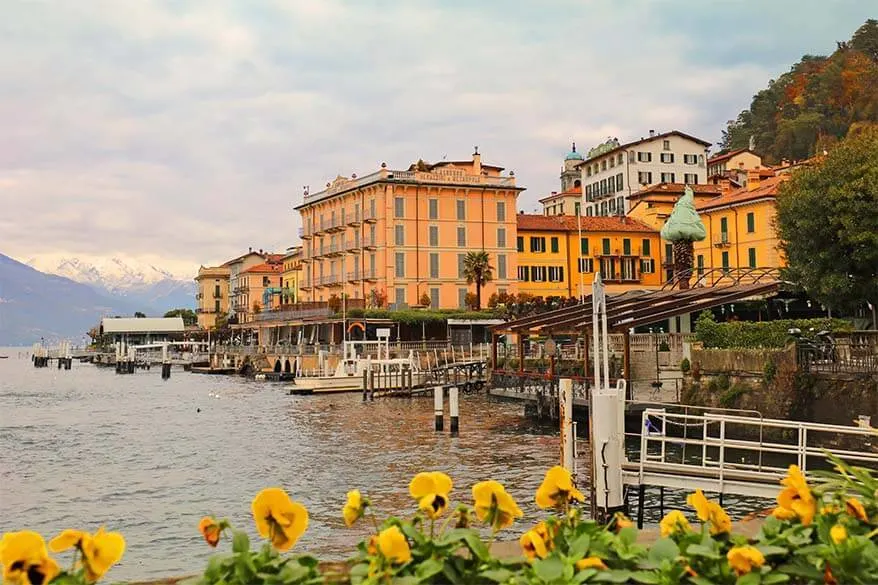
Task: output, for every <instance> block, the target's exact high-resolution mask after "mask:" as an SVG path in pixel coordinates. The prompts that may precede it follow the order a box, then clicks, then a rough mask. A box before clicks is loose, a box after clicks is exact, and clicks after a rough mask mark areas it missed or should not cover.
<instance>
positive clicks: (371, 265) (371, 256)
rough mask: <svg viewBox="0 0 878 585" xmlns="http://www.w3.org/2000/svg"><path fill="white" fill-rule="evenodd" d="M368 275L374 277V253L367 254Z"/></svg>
mask: <svg viewBox="0 0 878 585" xmlns="http://www.w3.org/2000/svg"><path fill="white" fill-rule="evenodd" d="M369 274H370V275H371V276H373V277H374V276H375V253H374V252H373V253H371V254H369Z"/></svg>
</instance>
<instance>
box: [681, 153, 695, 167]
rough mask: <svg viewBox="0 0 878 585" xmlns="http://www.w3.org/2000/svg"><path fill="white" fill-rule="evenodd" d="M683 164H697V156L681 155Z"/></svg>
mask: <svg viewBox="0 0 878 585" xmlns="http://www.w3.org/2000/svg"><path fill="white" fill-rule="evenodd" d="M683 163H684V164H687V165H696V164H698V155H697V154H684V155H683Z"/></svg>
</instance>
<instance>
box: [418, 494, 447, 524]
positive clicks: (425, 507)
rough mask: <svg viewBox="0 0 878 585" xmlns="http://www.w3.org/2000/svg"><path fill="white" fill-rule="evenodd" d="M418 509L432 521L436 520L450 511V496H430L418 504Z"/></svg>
mask: <svg viewBox="0 0 878 585" xmlns="http://www.w3.org/2000/svg"><path fill="white" fill-rule="evenodd" d="M418 509H419V510H420V511H421V512H423V513H424V514H425V515H426V516H427V518H429V519H430V520H435V519H436V518H438V517H439V516H441V515H442V514H444V513H445V510H447V509H448V496H446V495H444V494H428V495H426V496H424V497H423V498H421V500H420V501H419V502H418Z"/></svg>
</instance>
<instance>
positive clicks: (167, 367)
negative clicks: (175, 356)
mask: <svg viewBox="0 0 878 585" xmlns="http://www.w3.org/2000/svg"><path fill="white" fill-rule="evenodd" d="M170 377H171V360H170V359H169V357H168V344H167V343H163V344H162V380H167V379H169V378H170Z"/></svg>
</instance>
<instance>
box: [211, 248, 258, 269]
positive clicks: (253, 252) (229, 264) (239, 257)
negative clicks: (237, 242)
mask: <svg viewBox="0 0 878 585" xmlns="http://www.w3.org/2000/svg"><path fill="white" fill-rule="evenodd" d="M253 254H256V255H257V256H260V257H262V258H265V254H260V253H259V252H256V251H254V250H251V251H249V252H247V253H246V254H241V255H240V256H238V257H237V258H232V259H231V260H229V261H228V262H225V263H224V264H222V265H221V266H231V265H232V264H234V263H236V262H242V261H243V260H244V258H246V257H247V256H252V255H253Z"/></svg>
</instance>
